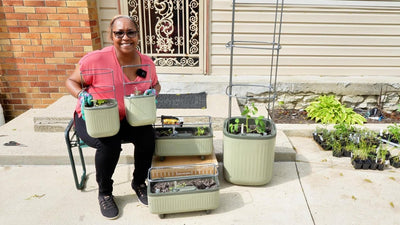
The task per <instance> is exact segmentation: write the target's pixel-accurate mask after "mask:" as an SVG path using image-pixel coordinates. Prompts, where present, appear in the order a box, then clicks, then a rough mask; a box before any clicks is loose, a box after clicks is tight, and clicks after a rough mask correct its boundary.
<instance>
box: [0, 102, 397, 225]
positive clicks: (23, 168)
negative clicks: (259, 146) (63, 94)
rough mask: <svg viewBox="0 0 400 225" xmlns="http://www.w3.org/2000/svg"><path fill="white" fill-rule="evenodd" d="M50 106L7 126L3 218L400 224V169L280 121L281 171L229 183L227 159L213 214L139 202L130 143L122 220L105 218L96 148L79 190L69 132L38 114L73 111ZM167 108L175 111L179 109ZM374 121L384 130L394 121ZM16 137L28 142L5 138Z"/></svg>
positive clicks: (124, 160)
mask: <svg viewBox="0 0 400 225" xmlns="http://www.w3.org/2000/svg"><path fill="white" fill-rule="evenodd" d="M65 107H67V106H65ZM69 107H70V106H69ZM214 107H215V108H216V109H217V108H218V107H217V106H214ZM49 108H50V109H38V110H29V111H28V112H26V113H24V114H23V115H21V116H20V117H18V118H16V119H15V120H13V121H10V122H9V123H7V124H5V125H3V126H0V144H1V145H0V165H2V166H0V183H1V186H0V193H1V197H2V201H0V224H6V225H14V224H15V225H20V224H49V225H53V224H60V225H61V224H146V225H148V224H174V225H176V224H186V225H187V224H206V225H210V224H235V225H236V224H251V225H254V224H305V225H313V224H317V225H323V224H329V225H330V224H332V225H333V224H366V223H368V222H372V223H376V224H399V225H400V192H399V191H398V190H400V169H394V168H392V167H388V168H386V169H385V170H384V171H373V170H355V169H354V168H353V167H352V165H351V164H350V159H349V158H336V157H332V156H331V152H326V151H323V150H321V149H320V148H319V146H318V145H317V144H316V143H315V142H314V141H313V140H312V139H311V132H312V130H313V129H315V126H314V125H294V124H277V130H278V131H279V133H278V135H277V144H276V155H277V157H276V158H275V162H274V176H273V178H272V180H271V182H270V183H268V184H267V185H264V186H259V187H251V186H238V185H233V184H230V183H228V182H226V181H225V180H224V177H223V174H222V162H220V167H219V168H220V174H219V180H220V183H221V187H220V206H219V207H218V208H217V209H216V210H213V211H212V212H211V213H210V214H206V213H205V212H189V213H177V214H168V215H167V216H166V218H164V219H160V218H159V217H158V216H157V215H155V214H151V213H150V212H149V210H148V208H147V207H144V206H142V205H140V204H139V203H138V201H137V198H136V196H134V194H133V191H132V190H131V188H130V181H131V179H132V177H131V176H132V175H131V174H132V171H133V166H132V153H133V147H131V146H126V147H125V146H124V151H123V155H122V156H121V160H120V163H119V165H118V167H117V169H116V172H115V175H114V181H115V183H114V184H115V185H114V195H115V196H116V202H117V204H118V206H119V208H120V217H119V218H118V219H117V220H115V221H109V220H106V219H104V218H103V217H102V216H101V213H100V209H99V205H98V202H97V184H96V182H95V175H94V166H93V164H92V159H91V158H92V157H93V155H94V151H92V150H90V149H87V150H85V156H86V158H87V159H88V160H87V161H88V162H87V164H88V165H87V170H88V181H87V188H86V189H85V190H84V191H78V190H76V189H75V186H74V183H73V176H72V172H71V167H70V166H69V159H68V156H67V150H66V145H65V141H64V134H63V133H62V132H37V131H36V132H35V131H34V130H35V123H34V118H44V117H46V116H47V117H48V118H57V119H56V120H54V121H53V122H52V123H53V124H52V125H51V126H53V128H54V127H57V126H54V124H57V123H58V122H60V121H62V118H63V117H64V116H65V117H64V118H65V121H68V119H69V114H70V112H68V111H67V112H66V111H62V110H63V109H61V110H60V111H57V110H54V111H53V109H52V108H51V107H49ZM53 108H55V107H53ZM60 108H62V107H60ZM210 108H212V107H210ZM219 111H220V110H219ZM68 113H69V114H68ZM163 113H171V115H174V114H175V113H176V112H171V111H166V112H163ZM172 113H174V114H172ZM210 113H211V109H210V111H207V112H205V113H204V114H203V115H211V116H213V117H215V118H217V119H218V118H222V117H224V116H225V115H218V114H215V115H212V114H210ZM175 115H176V114H175ZM195 115H198V114H195ZM41 121H42V122H43V121H44V120H41ZM65 121H64V122H60V125H59V127H62V126H64V124H65ZM367 126H368V127H373V128H374V129H380V127H382V128H384V127H386V126H387V125H386V124H379V125H378V124H376V125H375V124H374V125H372V124H369V125H367ZM57 129H59V128H57ZM9 141H16V142H18V143H21V144H23V145H26V147H22V146H4V145H3V143H7V142H9ZM214 147H215V150H216V153H218V154H222V151H223V150H222V134H221V131H220V130H218V129H216V132H215V138H214ZM280 157H281V158H280Z"/></svg>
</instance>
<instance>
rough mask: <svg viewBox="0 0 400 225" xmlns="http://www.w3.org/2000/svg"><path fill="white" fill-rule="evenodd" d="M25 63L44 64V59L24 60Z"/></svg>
mask: <svg viewBox="0 0 400 225" xmlns="http://www.w3.org/2000/svg"><path fill="white" fill-rule="evenodd" d="M25 63H36V64H39V63H44V59H43V58H25Z"/></svg>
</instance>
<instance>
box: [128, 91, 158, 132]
mask: <svg viewBox="0 0 400 225" xmlns="http://www.w3.org/2000/svg"><path fill="white" fill-rule="evenodd" d="M124 104H125V112H126V119H127V120H128V123H129V124H130V125H131V126H134V127H135V126H144V125H151V124H154V122H155V121H156V96H155V95H135V96H125V97H124Z"/></svg>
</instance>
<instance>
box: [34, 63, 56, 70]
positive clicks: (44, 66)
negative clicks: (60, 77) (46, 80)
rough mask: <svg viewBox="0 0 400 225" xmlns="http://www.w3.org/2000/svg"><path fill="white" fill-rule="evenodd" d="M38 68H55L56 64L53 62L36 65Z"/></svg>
mask: <svg viewBox="0 0 400 225" xmlns="http://www.w3.org/2000/svg"><path fill="white" fill-rule="evenodd" d="M36 68H37V69H38V70H55V69H56V65H54V64H43V65H36Z"/></svg>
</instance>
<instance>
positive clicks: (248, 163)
mask: <svg viewBox="0 0 400 225" xmlns="http://www.w3.org/2000/svg"><path fill="white" fill-rule="evenodd" d="M236 118H239V119H240V123H242V122H243V123H244V121H245V118H244V117H231V118H230V119H226V120H225V121H224V128H223V133H224V137H223V150H224V153H223V160H224V177H225V179H226V180H227V181H228V182H230V183H233V184H238V185H264V184H267V183H268V182H269V181H270V180H271V179H272V175H273V164H274V157H275V142H276V127H275V124H274V123H273V122H272V121H271V120H267V119H265V120H264V121H265V123H266V125H267V127H269V128H270V129H271V131H270V134H268V135H263V136H261V135H257V134H245V135H241V134H231V133H229V132H228V128H229V124H230V123H233V122H234V121H235V119H236ZM249 124H254V119H250V120H249Z"/></svg>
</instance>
